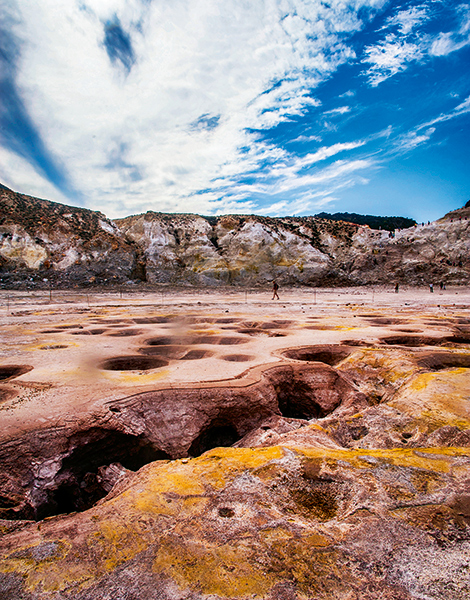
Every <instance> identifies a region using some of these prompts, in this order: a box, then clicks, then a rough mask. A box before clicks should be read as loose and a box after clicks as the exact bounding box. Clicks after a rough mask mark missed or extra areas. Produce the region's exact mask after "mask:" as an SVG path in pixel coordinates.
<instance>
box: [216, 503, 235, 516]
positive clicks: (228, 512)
mask: <svg viewBox="0 0 470 600" xmlns="http://www.w3.org/2000/svg"><path fill="white" fill-rule="evenodd" d="M234 516H235V511H234V510H233V508H230V507H228V506H221V507H220V508H219V517H224V518H226V519H231V518H232V517H234Z"/></svg>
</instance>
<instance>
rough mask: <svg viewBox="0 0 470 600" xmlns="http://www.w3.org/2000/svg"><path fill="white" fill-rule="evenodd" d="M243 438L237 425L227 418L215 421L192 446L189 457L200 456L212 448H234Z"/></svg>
mask: <svg viewBox="0 0 470 600" xmlns="http://www.w3.org/2000/svg"><path fill="white" fill-rule="evenodd" d="M241 438H242V436H241V435H239V433H238V431H237V429H236V427H235V425H234V424H233V423H232V422H231V421H230V420H229V419H227V418H225V419H224V418H217V419H214V420H213V421H212V422H211V423H210V425H208V426H207V427H205V428H204V429H203V430H202V431H201V433H200V434H199V435H198V436H197V438H196V439H195V440H194V441H193V443H192V444H191V447H190V448H189V450H188V454H189V456H193V457H195V456H200V455H201V454H203V453H204V452H207V450H212V448H220V447H229V446H233V444H235V443H236V442H238V440H240V439H241Z"/></svg>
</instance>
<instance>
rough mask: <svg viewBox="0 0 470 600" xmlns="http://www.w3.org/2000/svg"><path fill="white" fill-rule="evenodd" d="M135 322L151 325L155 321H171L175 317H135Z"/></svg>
mask: <svg viewBox="0 0 470 600" xmlns="http://www.w3.org/2000/svg"><path fill="white" fill-rule="evenodd" d="M133 321H134V323H137V325H151V324H153V323H171V322H172V321H174V318H173V317H134V319H133Z"/></svg>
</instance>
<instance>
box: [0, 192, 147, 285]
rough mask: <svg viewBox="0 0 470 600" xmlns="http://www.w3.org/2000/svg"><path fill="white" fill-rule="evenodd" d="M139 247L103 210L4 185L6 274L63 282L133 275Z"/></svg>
mask: <svg viewBox="0 0 470 600" xmlns="http://www.w3.org/2000/svg"><path fill="white" fill-rule="evenodd" d="M138 253H139V252H138V249H136V248H135V247H134V246H133V245H132V244H131V243H130V242H129V241H128V240H127V239H126V238H125V236H124V235H123V234H122V233H121V232H120V230H119V229H118V228H117V227H116V225H115V224H114V223H113V222H112V221H111V220H109V219H107V218H106V217H105V216H104V215H103V214H101V213H98V212H94V211H91V210H87V209H83V208H76V207H72V206H65V205H63V204H58V203H56V202H50V201H48V200H40V199H38V198H33V197H31V196H25V195H23V194H18V193H16V192H13V191H12V190H9V189H8V188H5V187H2V188H0V275H1V279H2V283H3V284H4V285H8V284H12V285H13V284H15V283H19V282H22V281H25V280H28V281H30V282H33V283H34V282H43V280H44V279H47V280H48V281H52V282H53V283H56V284H59V283H64V284H77V285H83V284H85V283H95V282H96V283H108V282H120V281H127V280H128V279H129V278H130V277H132V276H135V273H136V271H137V269H136V267H137V261H138V258H137V256H138Z"/></svg>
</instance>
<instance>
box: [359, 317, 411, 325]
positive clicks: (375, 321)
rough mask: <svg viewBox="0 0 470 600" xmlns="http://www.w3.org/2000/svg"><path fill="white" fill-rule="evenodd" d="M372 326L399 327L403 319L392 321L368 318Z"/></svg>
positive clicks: (385, 318)
mask: <svg viewBox="0 0 470 600" xmlns="http://www.w3.org/2000/svg"><path fill="white" fill-rule="evenodd" d="M368 319H369V322H370V323H371V324H372V325H401V324H402V323H403V319H394V318H390V317H368Z"/></svg>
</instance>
